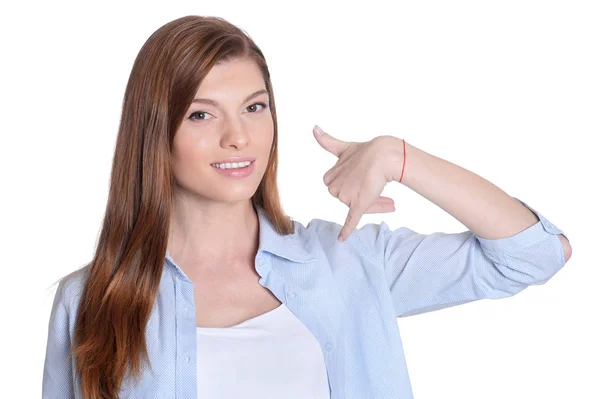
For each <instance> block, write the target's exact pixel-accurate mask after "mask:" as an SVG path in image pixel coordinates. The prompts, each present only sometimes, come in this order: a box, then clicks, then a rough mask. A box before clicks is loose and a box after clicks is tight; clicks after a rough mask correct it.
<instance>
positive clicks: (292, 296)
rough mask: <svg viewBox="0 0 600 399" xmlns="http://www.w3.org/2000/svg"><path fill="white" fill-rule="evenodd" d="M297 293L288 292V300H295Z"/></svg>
mask: <svg viewBox="0 0 600 399" xmlns="http://www.w3.org/2000/svg"><path fill="white" fill-rule="evenodd" d="M295 297H296V293H295V292H294V291H288V298H295Z"/></svg>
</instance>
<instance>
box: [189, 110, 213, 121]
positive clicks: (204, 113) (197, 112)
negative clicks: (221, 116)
mask: <svg viewBox="0 0 600 399" xmlns="http://www.w3.org/2000/svg"><path fill="white" fill-rule="evenodd" d="M196 114H202V115H210V114H209V113H208V112H204V111H196V112H192V114H191V115H190V119H191V120H195V119H196V118H194V115H196ZM198 120H201V121H205V120H206V119H205V118H200V119H198Z"/></svg>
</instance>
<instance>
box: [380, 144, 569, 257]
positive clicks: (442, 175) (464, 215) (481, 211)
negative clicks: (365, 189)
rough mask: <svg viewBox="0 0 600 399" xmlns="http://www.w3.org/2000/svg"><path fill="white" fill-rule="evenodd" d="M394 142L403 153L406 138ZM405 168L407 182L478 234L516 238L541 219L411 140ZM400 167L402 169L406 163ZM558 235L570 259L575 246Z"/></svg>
mask: <svg viewBox="0 0 600 399" xmlns="http://www.w3.org/2000/svg"><path fill="white" fill-rule="evenodd" d="M393 143H394V144H392V145H394V146H395V148H396V151H398V152H399V153H400V154H403V152H404V149H403V143H402V140H401V139H397V140H394V141H393ZM390 159H391V160H402V159H403V158H402V156H399V157H391V158H390ZM400 162H401V161H400ZM404 167H405V169H404V176H403V178H402V183H403V184H404V185H406V186H407V187H409V188H410V189H412V190H413V191H415V192H417V193H419V194H420V195H422V196H423V197H425V198H426V199H428V200H429V201H431V202H433V203H434V204H436V205H437V206H439V207H440V208H442V209H443V210H445V211H446V212H448V213H449V214H450V215H452V216H454V217H455V218H456V219H458V220H459V221H460V222H461V223H462V224H464V225H465V226H466V227H467V228H468V229H469V230H470V231H472V232H473V233H474V234H475V235H476V236H478V237H481V238H485V239H491V240H492V239H498V238H505V237H512V236H514V235H516V234H517V233H519V232H521V231H523V230H525V229H527V228H528V227H531V226H533V225H534V224H536V223H537V222H538V221H539V219H538V217H537V216H536V215H535V214H534V213H533V212H531V211H530V210H529V209H527V208H526V207H525V206H523V205H522V204H521V203H520V202H518V201H516V200H515V199H514V198H513V197H512V196H510V195H508V194H507V193H505V192H504V191H502V190H501V189H500V188H498V187H497V186H495V185H494V184H493V183H491V182H489V181H488V180H486V179H484V178H483V177H481V176H479V175H477V174H475V173H473V172H470V171H468V170H466V169H464V168H462V167H460V166H458V165H455V164H453V163H452V162H449V161H446V160H444V159H441V158H438V157H436V156H434V155H431V154H429V153H427V152H425V151H423V150H420V149H419V148H417V147H414V146H412V145H410V144H409V143H406V163H405V165H404ZM397 168H398V170H401V169H402V164H401V163H400V164H399V165H397ZM558 238H559V239H560V242H561V244H562V247H563V250H564V253H565V261H568V260H569V258H570V257H571V253H572V249H571V245H570V243H569V241H568V239H567V238H566V237H565V236H564V235H562V234H560V235H558Z"/></svg>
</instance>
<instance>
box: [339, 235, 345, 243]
mask: <svg viewBox="0 0 600 399" xmlns="http://www.w3.org/2000/svg"><path fill="white" fill-rule="evenodd" d="M338 241H339V242H343V241H344V240H343V239H342V235H341V234H340V235H339V236H338Z"/></svg>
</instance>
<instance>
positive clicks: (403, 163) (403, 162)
mask: <svg viewBox="0 0 600 399" xmlns="http://www.w3.org/2000/svg"><path fill="white" fill-rule="evenodd" d="M402 145H403V146H404V159H403V160H402V174H401V175H400V180H398V183H402V176H404V165H405V164H406V143H405V142H404V139H402Z"/></svg>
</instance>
